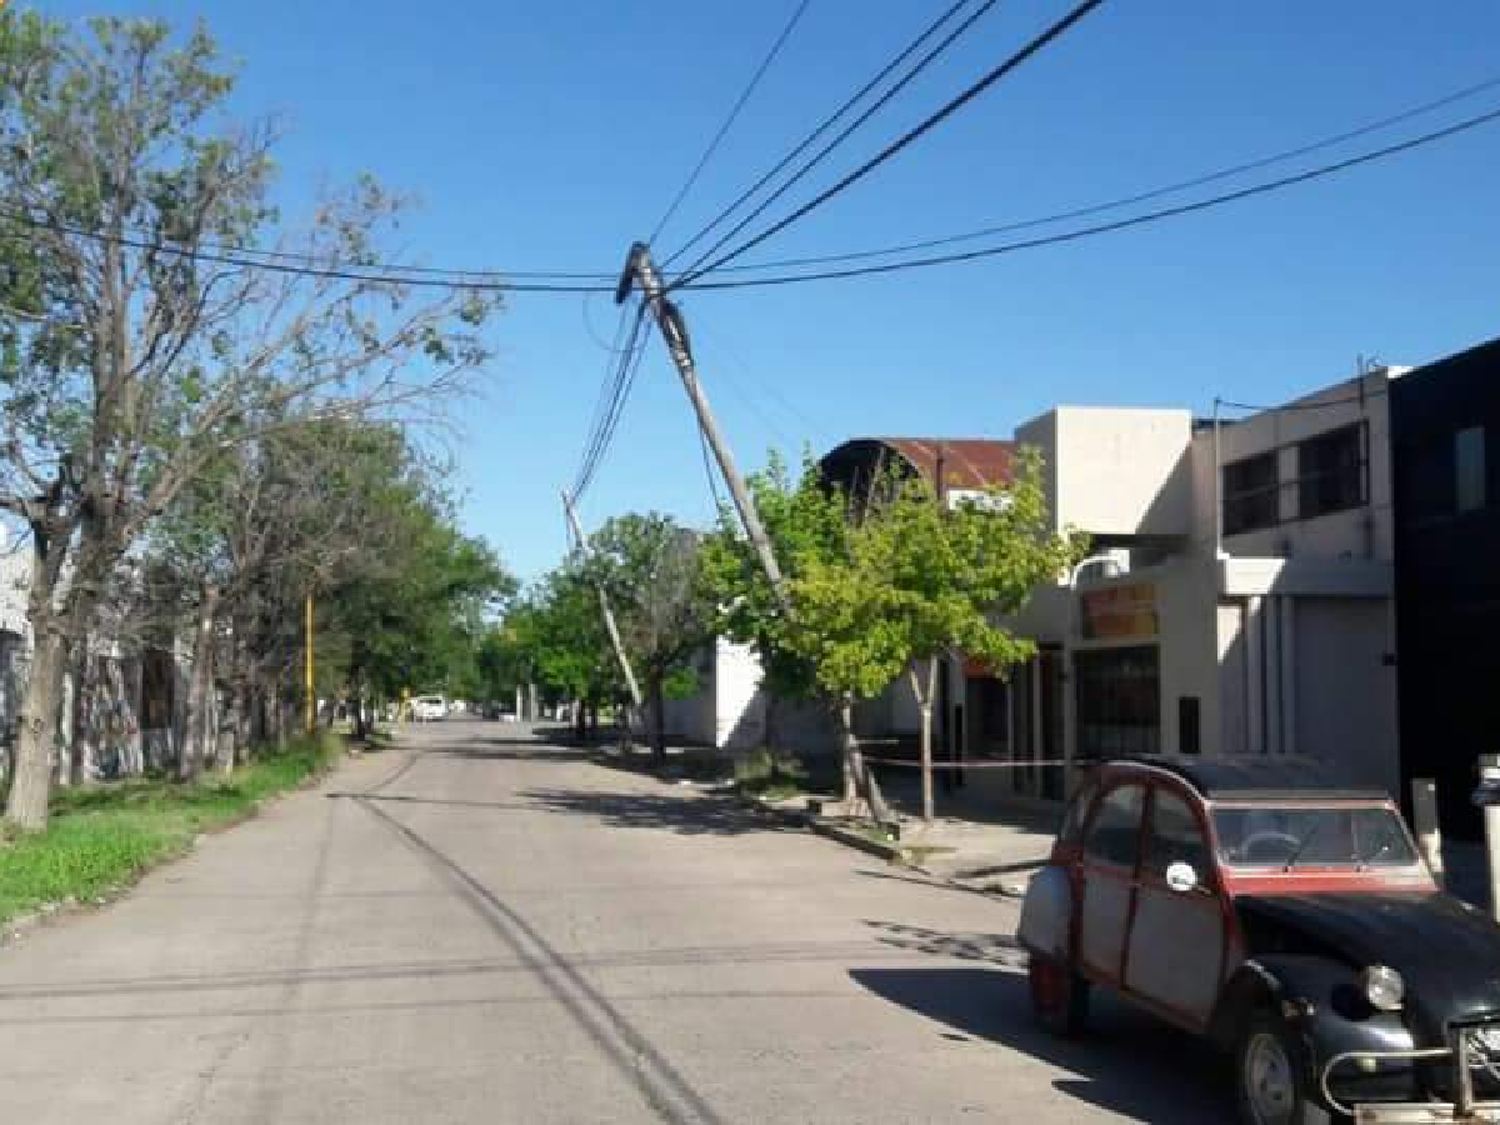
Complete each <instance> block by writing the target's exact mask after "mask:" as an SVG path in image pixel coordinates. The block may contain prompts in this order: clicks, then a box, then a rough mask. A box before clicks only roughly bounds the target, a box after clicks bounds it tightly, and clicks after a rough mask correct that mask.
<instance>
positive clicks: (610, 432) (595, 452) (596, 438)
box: [572, 304, 646, 500]
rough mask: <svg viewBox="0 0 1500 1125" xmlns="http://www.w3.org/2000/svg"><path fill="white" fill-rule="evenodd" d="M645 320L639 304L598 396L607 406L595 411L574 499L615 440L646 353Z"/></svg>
mask: <svg viewBox="0 0 1500 1125" xmlns="http://www.w3.org/2000/svg"><path fill="white" fill-rule="evenodd" d="M645 319H646V306H645V305H644V304H642V305H641V306H640V307H639V308H638V309H637V310H636V314H635V317H634V319H633V320H632V321H631V325H630V335H629V338H628V339H627V340H626V343H625V346H624V347H623V348H621V349H620V352H619V356H618V359H617V361H616V362H615V364H614V365H613V366H614V370H613V374H612V375H611V376H610V378H609V379H608V380H606V386H607V387H608V388H609V389H608V392H607V393H606V394H605V395H603V396H601V397H602V399H603V400H604V401H605V402H606V405H605V407H604V410H603V413H602V415H600V414H599V413H598V412H596V419H595V425H594V428H593V431H592V433H591V435H590V438H589V441H588V442H587V443H586V445H585V449H584V457H583V465H582V467H581V468H580V469H579V473H578V479H577V481H576V482H575V483H574V486H573V489H572V494H573V498H574V499H575V500H577V499H579V498H581V497H582V495H583V493H584V492H585V491H587V490H588V487H589V485H591V484H592V483H593V480H594V476H595V474H596V473H597V472H598V470H599V466H600V464H601V463H602V462H603V460H604V456H605V454H606V453H607V452H608V450H609V446H610V444H611V442H613V440H614V436H615V430H616V429H617V428H618V426H619V424H620V418H621V416H622V415H623V413H624V410H625V403H626V402H627V401H628V400H629V398H630V393H631V391H632V389H633V388H634V386H635V377H636V373H637V372H638V371H639V370H640V366H641V360H642V358H643V357H644V356H645V354H646V341H645V340H644V339H642V338H641V328H642V325H643V324H644V323H645Z"/></svg>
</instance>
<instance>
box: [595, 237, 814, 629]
mask: <svg viewBox="0 0 1500 1125" xmlns="http://www.w3.org/2000/svg"><path fill="white" fill-rule="evenodd" d="M636 282H639V283H640V286H641V292H642V293H643V294H644V295H645V298H646V307H647V309H649V310H650V312H651V315H652V316H653V317H655V318H656V326H657V327H658V328H659V329H661V335H662V339H663V340H664V341H665V342H666V345H667V351H668V352H669V353H670V354H671V356H672V362H673V363H674V364H675V365H676V367H677V374H678V375H680V376H681V377H682V385H683V387H684V388H685V389H686V390H687V393H688V398H689V399H691V400H692V403H693V410H694V411H695V412H696V413H697V415H698V426H699V428H700V429H702V431H703V436H704V437H705V438H707V439H708V444H709V445H711V446H712V447H713V451H714V458H715V459H716V460H717V461H718V462H719V471H720V472H722V473H723V474H724V481H725V483H726V484H728V485H729V494H730V495H731V496H733V497H734V506H735V508H736V509H738V510H739V513H740V522H741V523H742V524H743V525H744V528H745V534H746V535H748V536H749V537H750V544H751V546H753V547H754V548H755V553H756V555H757V556H758V557H759V558H760V565H761V567H762V568H763V569H764V570H765V572H766V577H767V578H768V579H770V582H771V589H772V590H773V591H774V592H775V594H776V601H777V602H778V603H779V604H780V606H781V611H782V612H783V613H785V614H786V615H787V616H788V617H790V616H791V615H792V603H791V599H790V598H788V597H787V593H786V587H785V584H784V582H783V581H782V577H781V568H780V567H779V566H777V565H776V554H775V552H773V551H772V550H771V540H770V539H769V538H768V537H767V536H766V529H765V528H764V527H762V526H761V522H760V516H759V515H758V514H757V513H756V511H755V501H754V500H753V499H751V497H750V493H749V491H748V490H747V489H746V488H745V482H744V481H743V480H742V479H741V478H740V472H739V469H737V468H736V467H735V464H734V456H733V455H732V454H731V453H730V452H729V445H728V444H727V443H726V442H725V441H724V438H723V436H722V435H721V434H720V433H719V425H718V423H717V422H715V421H714V415H713V411H712V410H711V409H710V408H709V405H708V398H707V397H706V396H705V395H704V393H703V385H702V384H701V383H699V382H698V372H697V368H696V365H695V364H694V363H693V349H692V346H691V345H690V344H689V343H688V333H687V325H686V324H685V323H684V322H683V319H682V313H681V312H679V311H678V309H677V306H676V305H675V304H674V303H673V302H672V301H671V300H670V299H669V298H668V297H667V296H666V294H665V292H664V291H663V289H662V283H661V275H660V274H658V273H657V272H656V265H655V263H654V262H652V260H651V248H650V247H649V246H647V245H646V244H645V243H644V242H637V243H635V244H634V245H632V246H631V247H630V255H629V257H627V258H626V259H625V269H624V272H622V273H621V274H620V283H619V285H618V286H617V287H616V289H615V304H617V305H622V304H624V303H625V299H626V298H627V297H629V296H630V290H631V287H632V286H633V285H634V284H635V283H636Z"/></svg>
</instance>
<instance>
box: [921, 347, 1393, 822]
mask: <svg viewBox="0 0 1500 1125" xmlns="http://www.w3.org/2000/svg"><path fill="white" fill-rule="evenodd" d="M1396 374H1397V373H1396V372H1394V371H1390V370H1381V371H1379V372H1376V373H1372V374H1369V375H1366V376H1364V377H1362V378H1359V379H1353V380H1347V381H1345V382H1341V383H1338V384H1335V385H1334V386H1331V387H1328V388H1326V389H1325V390H1322V391H1319V392H1318V393H1316V394H1313V395H1309V396H1307V397H1305V398H1302V399H1298V400H1297V401H1295V402H1292V403H1288V404H1287V405H1285V406H1284V407H1280V408H1277V409H1274V410H1266V411H1262V412H1260V413H1256V414H1254V415H1252V416H1250V417H1247V418H1242V419H1237V420H1234V421H1220V422H1217V423H1216V422H1213V421H1205V420H1201V419H1196V420H1195V419H1194V418H1192V417H1191V416H1190V414H1189V413H1188V412H1187V411H1182V410H1137V409H1115V408H1095V407H1059V408H1057V409H1055V410H1052V411H1049V412H1048V413H1046V414H1044V415H1042V416H1041V417H1040V418H1037V419H1034V420H1033V421H1031V422H1028V423H1026V424H1025V425H1023V426H1021V427H1019V428H1018V429H1017V431H1016V438H1017V441H1018V443H1021V444H1026V445H1033V446H1036V447H1037V448H1038V449H1039V450H1040V451H1041V453H1042V455H1043V457H1044V459H1045V463H1046V465H1047V479H1046V488H1047V493H1048V499H1049V501H1050V504H1051V509H1052V512H1053V517H1054V520H1055V523H1056V526H1057V527H1058V528H1064V527H1074V528H1078V529H1080V530H1083V531H1086V532H1088V533H1089V534H1090V535H1091V537H1092V541H1093V552H1094V557H1093V559H1092V561H1090V562H1087V563H1085V564H1084V565H1082V566H1080V567H1079V568H1077V569H1076V570H1075V572H1074V574H1072V575H1070V576H1069V581H1068V582H1067V583H1064V584H1060V585H1059V586H1058V587H1057V588H1055V589H1047V590H1042V591H1039V592H1038V594H1037V596H1036V597H1035V598H1034V599H1033V601H1032V602H1031V604H1030V605H1028V607H1027V608H1026V610H1025V611H1024V612H1023V613H1022V614H1021V615H1020V616H1019V617H1018V618H1017V619H1016V620H1015V621H1014V622H1012V625H1013V627H1014V628H1016V629H1017V631H1019V632H1021V633H1023V634H1025V635H1028V636H1031V637H1034V638H1035V639H1036V641H1037V643H1038V646H1039V654H1038V657H1037V658H1036V659H1035V660H1033V661H1032V662H1030V663H1029V664H1028V665H1026V666H1025V667H1023V668H1020V669H1016V670H1013V671H1012V673H1011V675H1010V677H1009V682H1005V683H1002V682H1000V681H997V680H993V679H990V678H988V677H986V676H984V675H983V673H982V672H981V671H978V670H975V669H967V670H966V669H964V668H963V667H962V666H960V665H958V664H956V663H955V664H953V665H952V666H951V667H950V684H949V699H950V701H951V703H950V706H951V708H952V713H951V715H950V719H949V726H950V730H952V731H953V732H955V738H956V740H957V744H958V745H959V746H960V747H962V751H963V754H964V756H966V757H969V758H975V759H977V758H982V757H996V758H1002V759H1012V760H1022V761H1027V760H1030V761H1038V762H1058V761H1063V762H1069V763H1071V762H1074V761H1078V760H1087V759H1092V758H1097V757H1100V756H1105V755H1109V754H1117V753H1135V752H1141V753H1144V752H1164V753H1186V754H1198V753H1202V754H1221V753H1222V754H1276V753H1293V752H1295V753H1301V754H1308V755H1312V756H1314V757H1318V758H1321V759H1324V760H1326V761H1328V762H1329V763H1331V764H1332V765H1334V766H1335V767H1336V768H1338V769H1339V770H1340V771H1341V772H1343V773H1345V774H1346V775H1347V776H1348V777H1349V778H1350V780H1351V781H1361V782H1367V783H1372V784H1378V785H1381V786H1384V787H1386V788H1388V789H1390V790H1391V791H1392V792H1394V791H1395V790H1396V789H1397V786H1398V784H1399V765H1398V752H1397V741H1396V715H1395V679H1394V667H1393V664H1394V655H1393V654H1394V651H1395V644H1394V637H1393V633H1394V629H1393V608H1392V594H1393V568H1392V518H1391V492H1390V458H1389V448H1390V446H1389V438H1388V432H1389V431H1388V423H1387V419H1388V406H1387V404H1388V398H1387V395H1386V383H1387V381H1388V380H1389V379H1390V378H1393V377H1394V376H1395V375H1396ZM966 671H967V672H968V673H969V674H966ZM967 772H968V774H969V782H970V783H971V784H983V785H984V786H985V787H987V788H989V787H993V788H995V789H998V790H1002V791H1006V792H1012V793H1022V794H1027V795H1032V796H1039V797H1048V798H1056V797H1059V796H1061V795H1062V793H1063V791H1064V789H1065V787H1066V783H1065V777H1066V776H1067V775H1068V774H1069V773H1070V772H1071V771H1070V770H1068V769H1066V768H1063V767H1058V766H1045V767H1043V766H1038V767H1037V768H1034V769H1028V770H1002V771H980V770H973V771H967ZM980 779H984V780H983V781H981V780H980Z"/></svg>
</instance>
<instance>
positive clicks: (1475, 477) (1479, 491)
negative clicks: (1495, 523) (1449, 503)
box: [1453, 426, 1485, 512]
mask: <svg viewBox="0 0 1500 1125" xmlns="http://www.w3.org/2000/svg"><path fill="white" fill-rule="evenodd" d="M1453 474H1454V475H1453V484H1454V488H1453V492H1454V507H1455V508H1456V509H1457V510H1458V511H1460V512H1472V511H1475V510H1476V509H1478V508H1482V507H1484V503H1485V498H1484V427H1483V426H1470V427H1469V428H1468V429H1466V430H1459V431H1458V433H1456V434H1454V435H1453Z"/></svg>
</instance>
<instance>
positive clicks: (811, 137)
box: [662, 0, 969, 268]
mask: <svg viewBox="0 0 1500 1125" xmlns="http://www.w3.org/2000/svg"><path fill="white" fill-rule="evenodd" d="M968 4H969V0H956V2H955V3H954V4H952V5H951V6H950V7H949V8H948V10H947V11H945V12H943V13H942V14H941V15H940V16H938V17H937V19H935V20H933V21H932V22H931V23H930V24H928V25H927V28H926V29H925V30H924V31H923V32H922V33H921V34H920V35H918V36H917V37H916V38H915V39H913V40H912V41H911V42H910V43H909V44H907V46H906V49H905V50H903V51H902V52H901V53H900V54H899V55H897V56H896V57H895V58H894V59H892V60H891V61H890V62H888V63H886V65H885V66H884V67H882V68H881V70H880V72H879V73H878V74H876V75H875V77H874V78H872V79H870V80H869V81H868V82H866V83H865V84H864V85H863V86H861V87H860V88H859V89H858V90H856V91H855V92H854V93H853V94H851V95H850V96H849V98H848V99H847V100H845V102H844V104H843V105H841V106H839V107H838V109H836V110H834V111H833V112H832V113H831V114H829V115H828V116H827V117H825V118H824V119H823V121H822V123H821V124H819V125H818V126H817V128H815V129H814V130H813V131H812V132H811V133H808V134H807V136H805V137H803V138H802V140H801V141H800V142H798V144H797V146H796V147H795V148H793V149H792V151H791V152H789V153H787V154H786V155H785V156H783V157H782V158H781V160H780V161H778V162H777V163H776V165H775V167H773V168H772V169H771V170H770V171H769V172H766V173H765V174H764V175H762V176H761V178H760V179H758V180H756V181H755V183H753V184H751V185H750V186H749V187H748V188H746V189H745V190H744V191H743V192H742V193H741V194H740V196H739V197H738V198H737V199H735V201H734V202H733V203H731V204H729V205H728V206H727V207H725V208H724V209H723V210H722V211H720V212H719V213H718V214H717V215H715V216H714V217H713V218H712V219H710V220H709V221H708V222H707V223H706V224H705V225H704V226H703V227H702V228H701V229H700V230H699V231H698V233H697V234H695V235H693V237H692V238H690V239H688V240H687V242H685V243H684V244H683V245H682V246H681V247H680V248H678V249H677V250H676V251H675V252H674V253H672V254H671V255H669V256H668V257H667V258H666V259H664V260H663V261H662V267H663V268H666V267H668V266H670V265H671V264H672V263H673V262H675V261H676V260H677V259H678V258H680V257H682V256H683V255H684V254H686V253H687V252H688V251H689V250H691V249H692V248H693V247H694V246H696V245H697V244H698V243H699V242H701V241H702V240H703V239H704V238H705V237H707V236H708V234H709V232H710V231H712V230H713V229H714V228H716V227H717V226H719V224H721V223H723V222H724V221H725V220H726V219H728V218H729V216H730V215H732V214H734V212H735V211H737V210H739V208H740V207H741V206H742V205H743V204H744V203H745V201H746V200H747V199H750V198H751V197H752V196H754V195H755V193H756V192H758V191H759V190H760V189H761V188H763V187H765V186H766V184H767V183H769V182H770V181H771V180H773V179H775V178H776V176H777V175H779V174H780V173H781V171H782V170H783V169H784V168H786V166H787V165H788V164H790V163H791V162H792V161H793V160H796V159H797V157H799V156H801V155H802V154H803V153H804V152H806V151H807V149H808V148H809V147H810V146H811V145H812V143H813V142H814V141H816V140H817V139H818V138H819V137H821V136H822V135H823V134H824V133H826V132H827V131H828V130H829V129H831V128H833V127H834V126H835V125H836V124H838V122H839V121H840V119H842V118H843V116H844V114H846V113H848V112H849V111H850V110H851V109H853V108H854V107H855V106H856V105H858V104H859V103H860V102H861V101H863V100H864V97H865V95H866V94H868V93H869V92H870V91H871V90H873V89H874V88H875V87H876V86H878V85H880V83H882V82H884V81H885V79H886V78H887V77H888V76H889V75H890V74H891V73H892V72H893V71H894V70H895V69H896V68H897V67H899V66H900V65H901V64H902V63H904V62H905V61H906V60H907V59H908V58H910V57H911V56H912V55H914V54H916V52H917V50H918V49H919V48H920V47H921V46H922V44H923V43H925V42H927V40H928V39H930V38H932V36H934V35H936V34H937V33H938V31H940V30H941V29H942V27H943V25H944V24H945V23H947V22H948V21H949V20H950V19H952V18H953V17H954V16H955V15H957V14H958V13H959V12H960V11H961V10H962V9H963V8H965V7H966V6H967V5H968Z"/></svg>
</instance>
